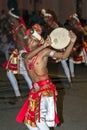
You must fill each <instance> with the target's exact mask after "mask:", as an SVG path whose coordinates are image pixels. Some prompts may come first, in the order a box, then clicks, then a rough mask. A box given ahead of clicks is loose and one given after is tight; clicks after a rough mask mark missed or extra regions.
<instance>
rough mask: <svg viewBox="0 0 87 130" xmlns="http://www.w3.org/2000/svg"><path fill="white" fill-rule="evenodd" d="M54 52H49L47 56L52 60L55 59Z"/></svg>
mask: <svg viewBox="0 0 87 130" xmlns="http://www.w3.org/2000/svg"><path fill="white" fill-rule="evenodd" d="M55 52H56V51H53V50H52V51H51V52H50V54H49V56H50V57H52V58H53V59H56V57H54V53H55Z"/></svg>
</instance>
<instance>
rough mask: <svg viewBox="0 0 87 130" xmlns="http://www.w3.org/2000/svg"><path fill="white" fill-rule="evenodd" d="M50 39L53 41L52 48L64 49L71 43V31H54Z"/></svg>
mask: <svg viewBox="0 0 87 130" xmlns="http://www.w3.org/2000/svg"><path fill="white" fill-rule="evenodd" d="M50 37H51V41H52V44H51V47H53V48H54V49H58V50H60V49H64V48H65V47H67V46H68V44H69V43H70V37H69V31H68V30H67V29H65V28H62V27H59V28H56V29H54V30H53V31H52V32H51V33H50Z"/></svg>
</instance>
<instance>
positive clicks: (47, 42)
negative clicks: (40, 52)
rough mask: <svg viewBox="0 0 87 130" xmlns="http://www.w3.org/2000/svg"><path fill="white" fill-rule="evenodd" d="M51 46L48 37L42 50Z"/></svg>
mask: <svg viewBox="0 0 87 130" xmlns="http://www.w3.org/2000/svg"><path fill="white" fill-rule="evenodd" d="M51 44H52V42H51V38H50V36H47V38H46V40H45V43H44V48H45V47H48V46H51Z"/></svg>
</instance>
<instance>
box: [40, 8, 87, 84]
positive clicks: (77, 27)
mask: <svg viewBox="0 0 87 130" xmlns="http://www.w3.org/2000/svg"><path fill="white" fill-rule="evenodd" d="M41 12H42V14H43V16H44V21H45V22H46V23H47V25H48V26H49V27H50V30H51V31H52V29H53V30H54V29H56V28H58V27H61V25H60V24H59V23H58V22H56V21H55V19H54V17H53V16H52V15H51V14H49V13H47V12H46V10H44V9H42V11H41ZM62 27H64V28H66V29H68V30H72V31H73V32H74V33H75V34H76V36H77V40H76V44H75V46H74V47H73V50H72V53H71V55H70V56H69V57H68V58H67V59H65V60H61V61H58V62H61V64H62V67H63V69H64V72H65V74H66V77H67V79H68V81H69V83H71V82H72V78H74V77H75V64H81V63H84V64H85V65H86V66H87V29H86V27H83V25H82V24H81V22H80V20H79V18H78V15H77V14H76V13H74V14H72V15H70V16H69V18H68V19H67V20H66V21H65V23H64V25H63V26H62ZM65 49H66V48H64V49H62V50H61V51H65Z"/></svg>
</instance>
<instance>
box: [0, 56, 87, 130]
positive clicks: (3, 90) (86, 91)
mask: <svg viewBox="0 0 87 130" xmlns="http://www.w3.org/2000/svg"><path fill="white" fill-rule="evenodd" d="M0 59H1V61H2V62H0V130H27V128H26V126H25V125H24V124H19V123H17V122H16V121H15V118H16V115H17V113H18V111H19V110H20V108H21V106H22V105H23V103H24V101H25V99H26V98H27V95H28V91H29V90H28V87H27V84H26V82H25V80H24V79H23V77H22V76H20V75H18V76H17V79H18V81H19V86H20V90H21V94H22V101H21V102H16V100H15V95H14V92H13V89H12V87H11V85H10V83H9V81H8V79H7V76H6V71H5V70H4V69H2V67H1V64H2V63H3V62H4V59H3V58H0ZM48 68H49V76H50V77H51V78H52V80H53V82H54V84H55V85H56V86H57V91H58V102H57V106H58V115H59V119H60V121H61V124H60V125H59V126H57V127H56V128H55V130H87V66H85V65H84V64H80V65H75V74H76V77H75V78H74V79H72V87H70V86H69V83H68V80H67V79H66V77H65V74H64V72H63V69H62V67H61V64H60V63H57V64H55V63H49V64H48ZM10 100H13V101H14V102H16V103H14V104H9V101H10ZM43 130H44V129H43Z"/></svg>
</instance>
